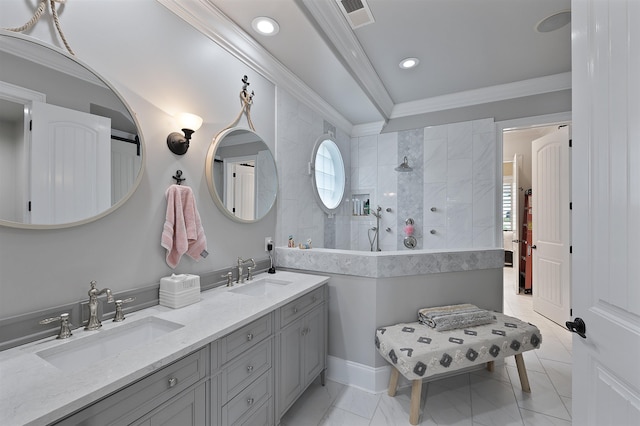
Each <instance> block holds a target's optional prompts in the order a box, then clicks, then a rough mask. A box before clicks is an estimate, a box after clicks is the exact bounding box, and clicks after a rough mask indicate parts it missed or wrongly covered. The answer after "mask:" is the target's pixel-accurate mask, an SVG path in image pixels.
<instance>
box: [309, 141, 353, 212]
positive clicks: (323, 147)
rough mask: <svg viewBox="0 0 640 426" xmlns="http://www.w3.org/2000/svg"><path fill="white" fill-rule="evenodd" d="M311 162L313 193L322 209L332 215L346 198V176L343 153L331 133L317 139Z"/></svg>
mask: <svg viewBox="0 0 640 426" xmlns="http://www.w3.org/2000/svg"><path fill="white" fill-rule="evenodd" d="M311 164H312V165H313V171H314V172H313V179H312V183H313V194H314V196H315V197H316V200H317V201H318V204H319V205H320V207H321V208H322V210H323V211H324V212H325V213H327V214H329V215H331V214H333V213H334V212H335V211H336V209H338V207H340V203H342V200H343V198H344V190H345V185H346V176H345V170H344V161H343V160H342V154H340V149H339V148H338V145H336V143H335V142H334V141H333V140H332V139H331V135H330V134H326V135H322V136H321V137H320V138H318V140H317V141H316V144H315V146H314V148H313V152H312V154H311Z"/></svg>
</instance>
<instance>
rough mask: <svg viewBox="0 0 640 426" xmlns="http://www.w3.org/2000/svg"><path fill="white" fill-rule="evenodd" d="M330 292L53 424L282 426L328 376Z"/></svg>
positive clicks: (318, 292) (316, 293)
mask: <svg viewBox="0 0 640 426" xmlns="http://www.w3.org/2000/svg"><path fill="white" fill-rule="evenodd" d="M327 291H328V286H327V285H323V286H322V287H319V288H316V289H315V290H312V291H311V292H309V293H307V294H305V295H302V296H300V297H298V298H297V299H295V300H294V301H292V302H289V303H287V304H286V305H284V306H282V307H280V308H277V309H273V310H272V311H271V312H269V313H268V314H266V315H264V316H262V317H260V318H258V319H257V320H254V321H252V322H251V323H249V324H247V325H244V326H242V327H240V328H239V329H237V330H235V331H233V332H231V333H229V334H227V335H226V336H224V337H222V338H220V339H218V340H216V341H215V342H212V343H211V344H209V345H207V346H205V347H203V348H201V349H200V350H198V351H196V352H193V353H191V354H189V355H187V356H185V357H183V358H181V359H179V360H177V361H175V362H174V363H172V364H169V365H167V366H166V367H163V368H162V369H160V370H158V371H156V372H154V373H152V374H150V375H148V376H147V377H144V378H142V379H140V380H138V381H136V382H135V383H132V384H130V385H128V386H125V387H124V388H122V389H120V390H118V391H117V392H114V393H112V394H111V395H109V396H107V397H105V398H104V399H102V400H100V401H98V402H96V403H93V404H91V405H89V406H87V407H85V408H83V409H81V410H79V411H77V412H76V413H74V414H72V415H70V416H68V417H66V418H64V419H62V420H60V421H58V422H57V423H54V424H55V425H59V426H69V425H84V426H94V425H95V426H98V425H100V426H103V425H118V426H120V425H135V426H161V425H180V426H189V425H192V426H202V425H211V426H232V425H233V426H265V425H266V426H272V425H274V424H279V423H280V418H281V417H282V415H283V414H284V413H285V412H286V410H287V409H289V407H291V405H292V404H293V403H294V402H295V401H296V400H297V399H298V397H299V396H300V395H302V392H304V390H305V389H306V388H307V386H308V385H309V384H310V383H311V382H312V381H313V380H314V379H315V378H316V377H317V376H318V375H319V374H321V373H324V370H325V368H326V365H327V363H326V359H327V325H326V323H327V302H326V301H327V298H328V297H327Z"/></svg>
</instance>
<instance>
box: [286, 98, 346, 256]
mask: <svg viewBox="0 0 640 426" xmlns="http://www.w3.org/2000/svg"><path fill="white" fill-rule="evenodd" d="M276 96H277V113H276V116H277V129H276V134H277V143H276V164H277V167H278V181H279V188H278V199H277V223H276V235H275V242H276V245H277V246H286V245H287V240H288V238H289V235H292V236H293V238H294V240H295V242H296V244H298V243H301V242H305V241H306V240H307V239H311V240H312V245H313V246H314V247H325V248H339V249H348V248H349V237H348V236H349V228H350V218H351V216H350V214H349V206H348V205H347V203H346V202H345V203H343V205H342V206H341V208H340V209H338V212H337V214H336V215H335V216H334V217H333V218H328V217H327V215H326V214H325V213H324V212H323V211H322V210H321V209H320V207H318V204H317V202H316V200H315V198H314V195H313V187H312V184H311V176H310V175H309V173H308V163H309V162H310V161H311V152H312V150H313V147H314V144H315V142H316V140H317V139H318V137H320V135H322V134H324V133H326V132H327V131H328V130H333V131H334V134H335V141H336V143H337V145H338V147H339V148H340V152H341V153H342V156H343V158H344V163H345V166H346V167H348V165H349V164H350V162H351V161H350V158H349V157H350V150H349V143H350V139H349V136H348V135H347V134H346V133H345V132H343V131H341V130H340V129H336V128H335V126H332V125H331V124H330V123H327V122H326V121H325V120H324V118H323V117H321V116H320V115H319V114H318V113H316V112H315V111H313V110H312V109H311V108H309V107H307V106H306V105H305V104H303V103H301V102H299V101H298V100H297V99H296V98H294V97H293V96H291V95H290V94H289V93H288V92H286V91H284V90H281V89H278V90H277V95H276ZM350 187H351V182H350V176H348V175H347V190H348V189H349V188H350ZM348 195H349V196H350V194H348Z"/></svg>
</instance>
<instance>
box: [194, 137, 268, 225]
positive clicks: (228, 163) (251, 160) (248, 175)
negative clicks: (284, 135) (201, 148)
mask: <svg viewBox="0 0 640 426" xmlns="http://www.w3.org/2000/svg"><path fill="white" fill-rule="evenodd" d="M205 174H206V176H207V185H208V186H209V192H211V196H212V197H213V201H214V202H215V203H216V205H217V206H218V207H219V208H220V210H221V211H222V212H223V213H224V214H225V215H226V216H228V217H229V218H231V219H233V220H234V221H236V222H241V223H252V222H256V221H258V220H260V219H262V218H263V217H264V216H265V215H266V214H267V213H269V211H270V210H271V208H272V207H273V205H274V204H275V201H276V195H277V193H278V175H277V172H276V162H275V160H274V158H273V155H272V154H271V151H270V150H269V147H268V146H267V144H266V143H264V141H263V140H262V138H260V136H258V135H257V134H256V133H255V132H253V131H251V130H247V129H242V128H237V127H235V128H231V129H227V130H224V131H222V132H220V133H219V134H218V135H217V136H216V137H215V139H214V140H213V142H212V143H211V146H210V147H209V151H208V152H207V160H206V164H205Z"/></svg>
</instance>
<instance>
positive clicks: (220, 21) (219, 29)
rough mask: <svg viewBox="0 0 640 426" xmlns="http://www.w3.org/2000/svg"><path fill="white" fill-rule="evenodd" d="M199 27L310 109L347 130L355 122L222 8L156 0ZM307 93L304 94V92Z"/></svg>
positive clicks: (196, 2)
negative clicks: (284, 63)
mask: <svg viewBox="0 0 640 426" xmlns="http://www.w3.org/2000/svg"><path fill="white" fill-rule="evenodd" d="M156 1H157V2H158V3H160V4H162V5H163V6H164V7H166V8H167V9H169V10H170V11H171V12H173V13H174V14H175V15H176V16H178V17H180V18H181V19H183V20H184V21H185V22H187V23H188V24H189V25H191V26H192V27H194V28H195V29H196V30H198V31H199V32H201V33H202V34H204V35H205V36H206V37H208V38H209V39H211V40H212V41H214V42H215V43H216V44H218V45H219V46H220V47H222V48H223V49H224V50H226V51H227V52H229V53H230V54H231V55H233V56H234V57H235V58H236V59H238V60H240V61H241V62H243V63H245V64H246V65H247V66H249V67H251V68H252V69H254V70H255V71H256V72H258V73H260V74H261V75H262V76H264V77H265V78H266V79H267V80H269V81H271V82H272V83H273V84H275V85H276V86H278V87H280V88H282V89H285V90H287V91H288V92H289V93H290V94H291V95H292V96H294V97H295V98H296V99H298V100H299V101H300V102H302V103H303V104H305V105H307V106H308V107H309V108H312V109H314V110H315V111H317V112H318V113H319V114H321V115H322V116H323V117H324V118H325V119H326V120H327V121H329V122H331V123H332V124H333V125H335V126H336V127H338V128H340V129H342V130H343V131H345V132H346V133H348V134H349V133H351V130H352V128H353V124H352V123H351V122H350V121H349V120H347V119H346V118H345V117H344V116H343V115H342V114H340V113H339V112H338V111H337V110H336V109H335V108H333V107H332V106H331V105H330V104H329V103H327V102H326V101H325V100H324V99H322V98H321V97H320V96H319V95H318V94H317V93H316V92H314V91H313V90H312V89H311V88H310V87H309V86H307V85H306V84H305V83H304V82H303V81H302V80H301V79H300V78H298V76H296V75H295V74H293V73H292V72H291V71H290V70H289V69H288V68H286V67H285V66H284V65H283V64H282V63H281V62H280V61H278V60H277V59H276V58H274V57H273V56H272V55H271V54H270V53H269V52H268V51H267V50H266V49H264V48H263V47H262V46H261V45H260V44H258V43H257V42H256V41H255V40H254V39H253V38H252V37H251V36H249V35H248V34H247V33H246V32H245V31H243V30H242V29H241V28H240V27H239V26H237V25H236V24H235V23H234V22H233V21H232V20H231V19H229V18H228V17H227V16H226V15H225V14H224V13H222V11H221V10H220V9H218V8H217V7H215V6H214V5H213V4H211V3H209V2H208V1H206V0H194V1H188V2H185V1H180V0H156ZM303 93H304V96H302V95H301V94H303Z"/></svg>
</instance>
